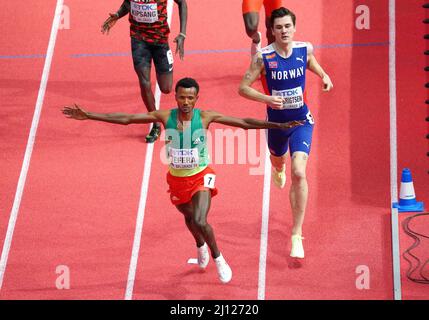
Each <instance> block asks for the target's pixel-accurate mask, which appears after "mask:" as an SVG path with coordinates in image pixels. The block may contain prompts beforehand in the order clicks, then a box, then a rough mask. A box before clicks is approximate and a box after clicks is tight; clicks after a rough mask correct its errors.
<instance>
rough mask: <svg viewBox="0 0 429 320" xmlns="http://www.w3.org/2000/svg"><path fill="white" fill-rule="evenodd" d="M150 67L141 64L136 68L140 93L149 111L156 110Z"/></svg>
mask: <svg viewBox="0 0 429 320" xmlns="http://www.w3.org/2000/svg"><path fill="white" fill-rule="evenodd" d="M150 69H151V68H150V67H143V66H139V67H136V68H135V69H134V70H135V71H136V73H137V76H138V78H139V84H140V93H141V97H142V100H143V103H144V105H145V106H146V109H147V111H149V112H150V111H155V97H154V96H153V92H152V86H151V83H150Z"/></svg>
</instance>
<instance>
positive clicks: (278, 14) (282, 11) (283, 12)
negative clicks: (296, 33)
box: [270, 7, 296, 28]
mask: <svg viewBox="0 0 429 320" xmlns="http://www.w3.org/2000/svg"><path fill="white" fill-rule="evenodd" d="M285 16H290V17H291V18H292V22H293V25H294V26H295V23H296V15H295V13H293V12H292V11H290V10H289V9H286V8H285V7H280V8H278V9H275V10H273V11H272V12H271V16H270V25H271V28H273V27H274V20H275V19H277V18H283V17H285Z"/></svg>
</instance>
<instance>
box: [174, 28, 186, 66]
mask: <svg viewBox="0 0 429 320" xmlns="http://www.w3.org/2000/svg"><path fill="white" fill-rule="evenodd" d="M174 42H175V43H176V54H177V52H179V57H180V60H183V57H184V56H185V37H184V36H183V35H181V34H179V35H178V36H177V37H176V38H175V39H174Z"/></svg>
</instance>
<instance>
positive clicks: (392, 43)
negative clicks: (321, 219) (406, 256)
mask: <svg viewBox="0 0 429 320" xmlns="http://www.w3.org/2000/svg"><path fill="white" fill-rule="evenodd" d="M389 100H390V107H389V108H390V198H391V199H390V200H391V201H390V203H391V204H392V203H393V202H397V201H398V155H397V151H398V150H397V128H396V117H397V115H396V7H395V0H389ZM391 221H392V223H391V226H392V259H393V261H392V264H393V289H394V299H395V300H401V299H402V290H401V266H400V252H399V250H400V249H399V224H398V210H396V209H391Z"/></svg>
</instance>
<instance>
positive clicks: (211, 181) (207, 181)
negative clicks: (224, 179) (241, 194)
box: [204, 173, 216, 189]
mask: <svg viewBox="0 0 429 320" xmlns="http://www.w3.org/2000/svg"><path fill="white" fill-rule="evenodd" d="M215 180H216V175H214V174H213V173H207V174H206V175H205V176H204V187H206V188H210V189H214V187H215Z"/></svg>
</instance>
